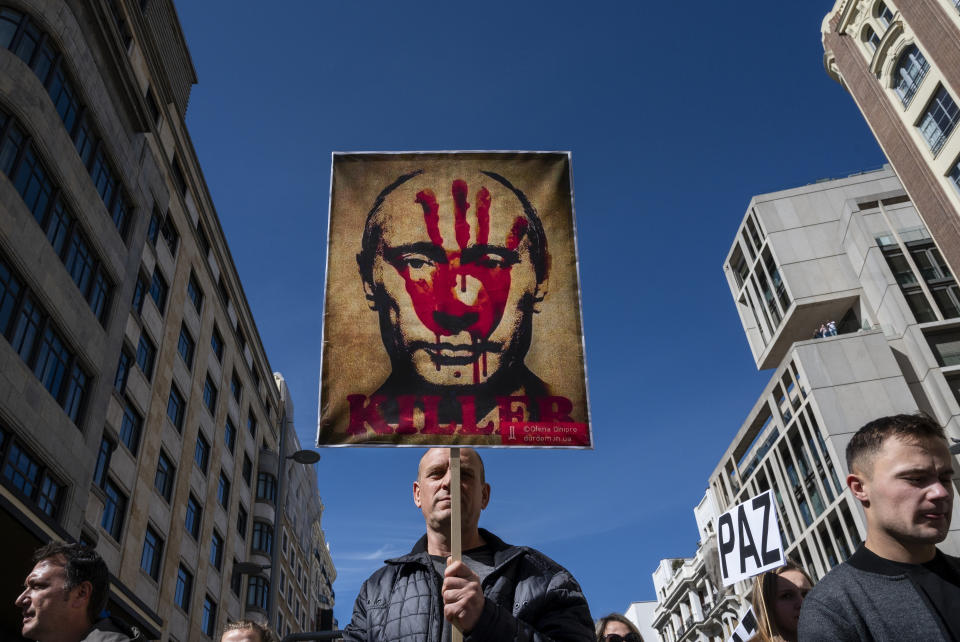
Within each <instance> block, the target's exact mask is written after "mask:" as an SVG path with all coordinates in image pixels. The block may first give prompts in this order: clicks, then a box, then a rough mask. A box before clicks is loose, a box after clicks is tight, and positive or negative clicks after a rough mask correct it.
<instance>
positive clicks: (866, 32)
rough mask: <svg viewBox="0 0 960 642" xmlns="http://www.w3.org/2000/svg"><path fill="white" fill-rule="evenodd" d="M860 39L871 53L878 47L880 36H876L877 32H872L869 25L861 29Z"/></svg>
mask: <svg viewBox="0 0 960 642" xmlns="http://www.w3.org/2000/svg"><path fill="white" fill-rule="evenodd" d="M860 38H861V39H862V40H863V42H864V43H865V44H866V45H867V48H868V49H870V51H871V52H873V51H876V50H877V47H879V46H880V36H878V35H877V32H876V31H874V30H873V27H871V26H870V25H867V26H866V27H864V28H863V33H862V34H861V36H860Z"/></svg>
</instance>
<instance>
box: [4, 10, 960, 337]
mask: <svg viewBox="0 0 960 642" xmlns="http://www.w3.org/2000/svg"><path fill="white" fill-rule="evenodd" d="M957 1H958V2H960V0H957ZM947 178H949V179H950V181H951V182H952V183H953V186H954V187H956V188H957V190H960V158H957V162H955V163H954V164H953V167H951V168H950V173H949V174H947ZM0 327H3V326H2V325H0Z"/></svg>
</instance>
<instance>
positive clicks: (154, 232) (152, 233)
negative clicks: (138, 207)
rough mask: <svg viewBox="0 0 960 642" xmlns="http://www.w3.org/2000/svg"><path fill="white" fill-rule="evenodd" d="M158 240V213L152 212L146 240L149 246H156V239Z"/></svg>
mask: <svg viewBox="0 0 960 642" xmlns="http://www.w3.org/2000/svg"><path fill="white" fill-rule="evenodd" d="M159 238H160V212H158V211H156V210H154V211H153V214H151V215H150V224H149V225H147V240H148V241H150V245H153V246H156V244H157V239H159Z"/></svg>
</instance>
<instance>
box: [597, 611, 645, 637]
mask: <svg viewBox="0 0 960 642" xmlns="http://www.w3.org/2000/svg"><path fill="white" fill-rule="evenodd" d="M597 642H643V636H641V635H640V630H639V629H637V627H636V626H634V624H633V622H631V621H630V620H628V619H627V618H625V617H623V616H622V615H620V614H619V613H611V614H610V615H608V616H607V617H602V618H600V619H599V620H598V621H597Z"/></svg>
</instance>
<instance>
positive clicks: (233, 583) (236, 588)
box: [230, 557, 243, 597]
mask: <svg viewBox="0 0 960 642" xmlns="http://www.w3.org/2000/svg"><path fill="white" fill-rule="evenodd" d="M239 563H240V561H239V560H238V559H237V558H236V557H234V558H233V566H231V567H230V592H231V593H233V594H234V595H236V596H237V597H240V585H241V584H242V583H243V573H241V572H240V571H238V570H237V564H239Z"/></svg>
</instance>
